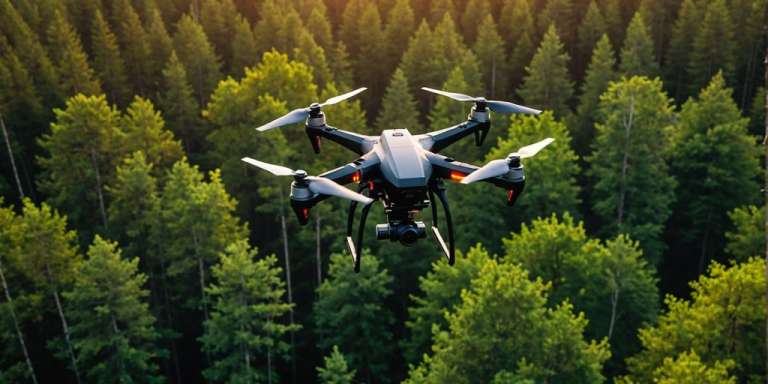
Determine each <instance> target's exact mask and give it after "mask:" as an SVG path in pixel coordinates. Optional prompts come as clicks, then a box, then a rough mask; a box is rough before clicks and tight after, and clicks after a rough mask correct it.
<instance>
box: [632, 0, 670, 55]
mask: <svg viewBox="0 0 768 384" xmlns="http://www.w3.org/2000/svg"><path fill="white" fill-rule="evenodd" d="M679 1H680V0H678V1H675V2H671V1H664V0H640V7H639V8H638V12H639V13H640V14H642V15H643V20H644V21H645V24H646V26H647V27H648V31H649V34H650V35H651V38H652V39H653V45H654V47H656V50H655V51H654V57H656V58H658V59H659V60H660V59H661V57H662V55H663V53H664V51H665V50H666V48H667V45H668V40H669V33H670V29H671V28H670V26H671V24H672V21H673V18H672V16H673V15H674V14H675V12H677V9H678V7H679V6H680V4H679Z"/></svg>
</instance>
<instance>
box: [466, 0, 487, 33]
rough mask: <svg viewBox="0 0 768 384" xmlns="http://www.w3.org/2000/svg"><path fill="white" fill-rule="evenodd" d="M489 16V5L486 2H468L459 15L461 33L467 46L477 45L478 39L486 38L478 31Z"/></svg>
mask: <svg viewBox="0 0 768 384" xmlns="http://www.w3.org/2000/svg"><path fill="white" fill-rule="evenodd" d="M489 16H491V5H490V4H489V3H488V0H469V1H468V2H467V4H466V5H465V6H464V12H462V13H461V32H462V36H464V40H465V41H466V42H467V43H469V44H477V41H478V38H481V39H482V38H486V36H484V35H483V34H482V33H480V32H479V31H478V29H479V26H481V25H483V24H484V23H485V21H486V18H487V17H489Z"/></svg>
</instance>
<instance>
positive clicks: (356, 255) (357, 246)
mask: <svg viewBox="0 0 768 384" xmlns="http://www.w3.org/2000/svg"><path fill="white" fill-rule="evenodd" d="M371 205H373V204H367V205H364V206H363V212H362V214H361V215H360V225H359V226H358V228H357V243H355V241H353V240H352V225H353V224H354V221H355V210H356V209H357V202H356V201H352V202H351V203H350V204H349V216H347V249H349V253H350V254H351V255H352V262H353V263H354V270H355V273H357V272H360V257H361V256H362V252H363V250H362V245H363V232H364V231H365V220H366V219H368V211H370V209H371Z"/></svg>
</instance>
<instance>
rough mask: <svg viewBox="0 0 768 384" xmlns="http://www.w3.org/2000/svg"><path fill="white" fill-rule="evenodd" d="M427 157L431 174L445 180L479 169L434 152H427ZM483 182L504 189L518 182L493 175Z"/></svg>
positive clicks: (454, 178) (463, 175)
mask: <svg viewBox="0 0 768 384" xmlns="http://www.w3.org/2000/svg"><path fill="white" fill-rule="evenodd" d="M427 159H428V160H429V162H430V164H432V172H433V175H435V176H437V177H439V178H441V179H446V180H451V181H455V182H459V181H461V179H463V178H464V177H465V176H467V175H469V174H470V173H472V172H474V171H476V170H478V169H479V167H476V166H474V165H472V164H467V163H462V162H459V161H454V160H453V159H451V158H449V157H447V156H443V155H438V154H436V153H432V152H427ZM483 181H484V182H487V183H491V184H493V185H495V186H497V187H499V188H504V189H506V190H510V189H513V188H514V187H515V186H516V185H517V184H519V182H513V181H510V180H508V179H505V178H504V177H493V178H490V179H485V180H483Z"/></svg>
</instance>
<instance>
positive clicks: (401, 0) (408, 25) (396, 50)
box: [384, 0, 416, 73]
mask: <svg viewBox="0 0 768 384" xmlns="http://www.w3.org/2000/svg"><path fill="white" fill-rule="evenodd" d="M386 20H387V21H386V24H385V25H384V43H385V44H386V60H387V66H386V71H385V73H390V72H392V71H393V70H394V69H395V67H397V65H398V64H399V63H400V58H401V56H402V55H403V52H404V51H405V49H406V48H407V47H408V40H409V39H410V38H411V36H412V35H413V33H414V31H415V29H416V18H415V16H414V13H413V8H411V2H410V0H397V1H396V3H395V5H394V6H393V7H392V9H390V11H389V14H388V17H387V19H386Z"/></svg>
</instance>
